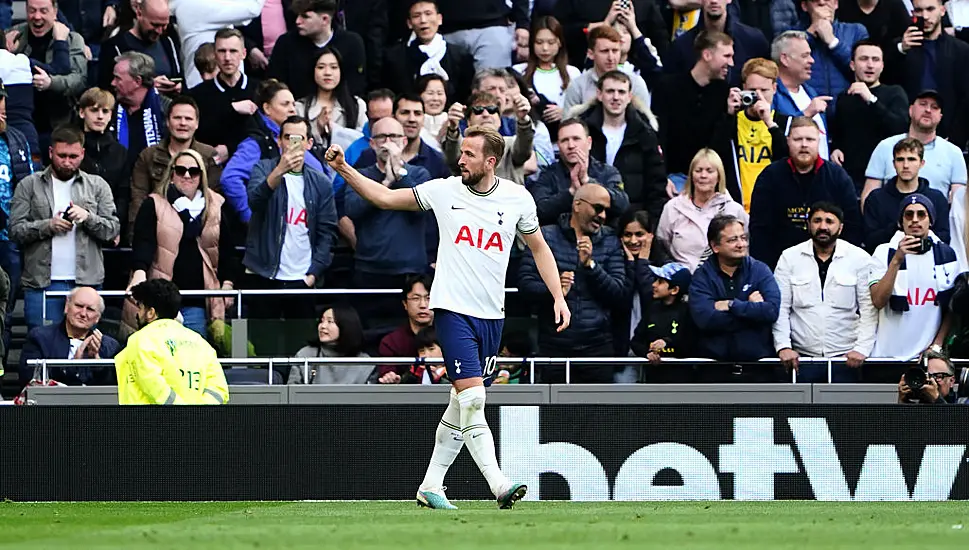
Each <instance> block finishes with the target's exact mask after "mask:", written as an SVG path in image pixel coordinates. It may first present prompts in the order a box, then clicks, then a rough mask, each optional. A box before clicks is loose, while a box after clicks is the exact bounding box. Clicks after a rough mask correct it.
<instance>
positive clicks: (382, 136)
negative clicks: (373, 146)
mask: <svg viewBox="0 0 969 550" xmlns="http://www.w3.org/2000/svg"><path fill="white" fill-rule="evenodd" d="M405 137H407V136H405V135H404V134H377V135H375V136H373V137H372V139H373V140H374V141H376V142H383V141H387V140H388V139H404V138H405Z"/></svg>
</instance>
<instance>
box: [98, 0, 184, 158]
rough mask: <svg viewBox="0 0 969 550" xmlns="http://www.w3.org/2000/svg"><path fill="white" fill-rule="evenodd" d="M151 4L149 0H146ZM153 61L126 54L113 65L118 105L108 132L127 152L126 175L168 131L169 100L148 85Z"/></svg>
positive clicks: (113, 85)
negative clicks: (143, 152)
mask: <svg viewBox="0 0 969 550" xmlns="http://www.w3.org/2000/svg"><path fill="white" fill-rule="evenodd" d="M148 1H151V0H148ZM154 63H155V62H154V61H152V59H151V58H150V57H148V56H147V55H146V54H143V53H141V52H126V53H123V54H121V56H119V58H118V63H117V64H115V65H114V78H113V79H112V80H111V87H112V88H113V89H114V94H115V97H117V99H118V105H117V107H116V108H115V113H114V118H113V119H112V121H111V125H112V127H111V131H112V133H114V134H115V137H117V138H118V142H119V143H121V145H123V146H124V147H125V149H127V150H128V156H127V157H126V158H125V167H126V169H127V170H128V171H129V172H130V171H131V169H133V168H134V165H135V162H136V161H137V160H138V155H140V154H141V152H142V151H144V150H145V149H147V148H148V147H151V146H153V145H157V144H158V143H159V142H160V141H161V140H162V138H163V137H164V136H165V134H167V133H168V128H166V127H165V118H166V116H167V114H168V106H169V104H170V103H171V100H170V99H168V98H167V97H165V96H163V95H160V94H159V93H158V91H157V90H156V88H155V87H154V84H153V82H152V77H153V76H154V74H155V65H154Z"/></svg>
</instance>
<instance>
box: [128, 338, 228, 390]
mask: <svg viewBox="0 0 969 550" xmlns="http://www.w3.org/2000/svg"><path fill="white" fill-rule="evenodd" d="M114 366H115V369H116V370H117V372H118V402H119V403H120V404H122V405H223V404H225V403H228V402H229V386H228V384H226V381H225V373H223V371H222V365H221V364H219V360H218V358H217V357H216V354H215V350H214V349H213V348H212V346H210V345H209V343H208V342H206V341H205V339H204V338H202V337H201V336H199V335H198V334H197V333H196V332H195V331H192V330H190V329H187V328H185V327H184V326H182V324H181V323H179V322H178V321H175V320H174V319H159V320H157V321H154V322H152V323H149V324H148V325H147V326H145V327H144V328H142V329H141V330H139V331H138V332H136V333H134V334H132V335H131V337H130V338H128V345H127V346H126V347H125V348H124V349H123V350H122V351H121V353H119V354H118V355H117V356H116V357H115V358H114Z"/></svg>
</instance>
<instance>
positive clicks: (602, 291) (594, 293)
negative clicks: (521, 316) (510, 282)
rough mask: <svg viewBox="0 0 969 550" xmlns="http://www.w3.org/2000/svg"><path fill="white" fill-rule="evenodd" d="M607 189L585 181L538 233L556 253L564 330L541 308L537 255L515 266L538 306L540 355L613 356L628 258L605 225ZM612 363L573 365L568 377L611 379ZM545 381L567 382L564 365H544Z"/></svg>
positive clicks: (545, 296) (543, 296)
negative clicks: (567, 314)
mask: <svg viewBox="0 0 969 550" xmlns="http://www.w3.org/2000/svg"><path fill="white" fill-rule="evenodd" d="M609 201H610V197H609V192H608V191H606V189H605V188H604V187H602V186H601V185H595V184H588V185H583V186H582V187H581V188H580V189H579V190H578V191H576V193H575V198H574V199H573V200H572V211H571V212H569V213H565V214H562V215H561V216H559V219H558V223H555V224H551V225H546V226H544V227H542V234H543V235H544V236H545V240H546V242H548V245H549V248H551V249H552V255H553V256H555V265H556V266H557V267H558V271H559V277H560V281H561V286H562V293H563V294H564V295H565V297H566V300H567V301H568V302H569V309H570V310H571V311H572V321H573V322H572V324H571V325H569V328H568V330H564V331H561V332H558V331H556V323H555V322H554V319H553V318H552V315H551V313H552V311H551V309H549V308H547V307H544V306H546V305H547V304H548V302H549V300H550V299H551V298H552V296H551V295H550V294H549V293H548V290H547V289H546V288H545V285H544V284H543V281H542V278H541V277H540V276H539V273H538V269H537V267H536V265H535V258H534V256H533V255H532V254H531V253H530V252H529V251H526V252H525V257H524V258H523V259H522V265H521V271H519V284H518V290H519V292H520V293H521V294H522V297H523V298H524V299H526V300H528V301H530V302H531V303H532V304H533V305H536V306H539V308H538V310H537V311H538V353H539V355H540V356H542V357H612V356H613V355H615V347H614V345H613V340H612V311H613V310H614V309H617V308H620V307H623V306H627V305H628V303H629V299H630V296H629V294H630V285H631V280H629V279H627V278H626V261H625V255H624V253H623V249H622V243H621V242H620V241H619V237H617V236H616V233H615V232H614V231H613V230H612V228H610V227H605V223H606V210H607V209H608V208H609ZM615 370H616V369H615V367H614V366H612V365H582V366H581V367H579V368H573V369H572V372H571V374H570V382H573V383H579V384H608V383H612V381H613V376H614V373H615ZM540 374H541V382H542V383H543V384H563V383H565V382H566V373H565V368H563V367H545V368H543V369H542V370H541V371H540Z"/></svg>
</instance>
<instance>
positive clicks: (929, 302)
mask: <svg viewBox="0 0 969 550" xmlns="http://www.w3.org/2000/svg"><path fill="white" fill-rule="evenodd" d="M908 305H910V306H934V305H935V289H934V288H931V287H929V288H926V289H921V288H916V289H915V294H912V290H911V289H909V291H908Z"/></svg>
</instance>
